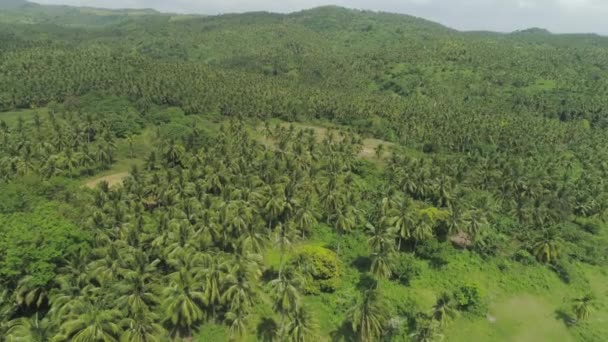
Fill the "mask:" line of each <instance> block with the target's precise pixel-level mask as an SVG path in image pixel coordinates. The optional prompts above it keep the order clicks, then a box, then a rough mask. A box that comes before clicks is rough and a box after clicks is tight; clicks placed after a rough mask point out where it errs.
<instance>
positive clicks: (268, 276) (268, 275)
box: [261, 268, 279, 283]
mask: <svg viewBox="0 0 608 342" xmlns="http://www.w3.org/2000/svg"><path fill="white" fill-rule="evenodd" d="M278 276H279V272H278V271H276V270H275V269H273V268H269V269H267V270H265V271H264V272H263V273H262V277H261V279H262V281H263V282H266V283H267V282H269V281H271V280H273V279H276V278H277V277H278Z"/></svg>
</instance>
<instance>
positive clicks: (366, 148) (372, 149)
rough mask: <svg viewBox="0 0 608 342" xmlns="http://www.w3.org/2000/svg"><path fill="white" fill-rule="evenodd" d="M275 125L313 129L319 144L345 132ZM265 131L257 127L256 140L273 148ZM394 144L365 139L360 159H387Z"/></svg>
mask: <svg viewBox="0 0 608 342" xmlns="http://www.w3.org/2000/svg"><path fill="white" fill-rule="evenodd" d="M272 123H273V124H275V123H280V124H281V126H283V127H285V128H287V127H289V126H294V127H295V128H296V129H311V130H313V132H314V133H315V137H316V139H317V142H321V141H323V139H325V138H326V137H327V135H328V134H330V132H334V133H336V136H338V134H339V133H341V132H344V130H345V128H343V127H327V126H322V125H317V124H304V123H295V122H294V123H287V122H272ZM263 131H264V127H263V126H261V125H259V126H257V127H255V129H254V130H253V133H254V136H255V137H256V139H257V140H258V141H260V142H261V143H263V144H264V145H266V146H273V142H272V141H271V140H270V139H268V138H266V136H265V135H264V134H263ZM380 145H383V146H384V152H383V153H382V156H381V158H378V157H377V154H376V150H377V148H378V146H380ZM393 146H394V144H393V143H391V142H388V141H384V140H380V139H373V138H365V139H363V141H362V147H361V151H359V157H360V158H363V159H366V160H370V161H379V160H380V159H382V158H386V157H388V156H390V148H391V147H393Z"/></svg>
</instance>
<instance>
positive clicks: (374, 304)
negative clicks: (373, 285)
mask: <svg viewBox="0 0 608 342" xmlns="http://www.w3.org/2000/svg"><path fill="white" fill-rule="evenodd" d="M346 317H347V320H348V321H349V322H350V324H351V326H352V329H353V331H354V332H355V333H356V334H357V336H358V337H359V340H361V341H363V342H372V341H378V340H380V338H381V337H382V335H383V334H384V328H385V326H386V324H387V322H388V319H389V314H388V309H387V306H386V304H385V302H384V299H383V298H382V297H381V296H380V292H379V291H378V290H377V289H369V290H366V291H365V292H364V293H363V296H362V298H360V299H359V300H358V301H357V303H356V304H355V306H354V307H353V308H352V309H350V311H348V313H347V316H346Z"/></svg>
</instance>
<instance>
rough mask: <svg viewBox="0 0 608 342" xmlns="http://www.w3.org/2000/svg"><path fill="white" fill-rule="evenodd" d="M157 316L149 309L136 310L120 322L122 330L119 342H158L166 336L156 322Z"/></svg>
mask: <svg viewBox="0 0 608 342" xmlns="http://www.w3.org/2000/svg"><path fill="white" fill-rule="evenodd" d="M157 321H158V320H157V317H156V315H155V314H154V313H152V312H149V311H138V312H135V313H134V314H133V317H129V318H126V319H125V320H123V322H122V326H123V327H124V332H123V333H122V335H121V336H120V342H160V341H162V340H163V338H164V336H166V331H165V329H164V328H163V327H162V326H161V325H160V324H158V323H156V322H157Z"/></svg>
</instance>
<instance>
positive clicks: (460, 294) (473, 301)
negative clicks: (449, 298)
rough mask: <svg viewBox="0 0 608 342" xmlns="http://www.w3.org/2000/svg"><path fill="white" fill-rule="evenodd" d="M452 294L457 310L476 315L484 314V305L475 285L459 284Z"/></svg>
mask: <svg viewBox="0 0 608 342" xmlns="http://www.w3.org/2000/svg"><path fill="white" fill-rule="evenodd" d="M453 295H454V300H455V301H456V305H457V307H458V310H461V311H465V312H469V313H473V314H476V315H483V314H485V311H486V305H485V303H484V301H483V299H482V296H481V292H480V290H479V287H478V286H477V285H463V286H460V287H459V288H457V289H456V290H455V291H454V293H453Z"/></svg>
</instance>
